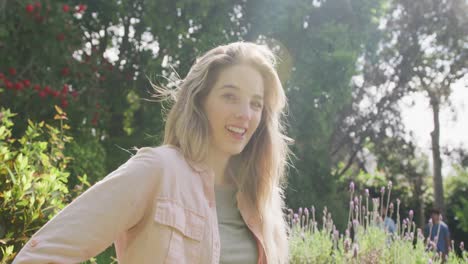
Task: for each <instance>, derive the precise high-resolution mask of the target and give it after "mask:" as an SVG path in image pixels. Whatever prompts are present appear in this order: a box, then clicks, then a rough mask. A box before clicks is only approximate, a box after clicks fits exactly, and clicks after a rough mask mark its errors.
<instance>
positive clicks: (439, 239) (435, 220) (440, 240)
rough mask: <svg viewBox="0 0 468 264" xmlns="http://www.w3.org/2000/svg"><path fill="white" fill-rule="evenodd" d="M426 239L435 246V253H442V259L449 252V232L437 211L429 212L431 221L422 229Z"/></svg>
mask: <svg viewBox="0 0 468 264" xmlns="http://www.w3.org/2000/svg"><path fill="white" fill-rule="evenodd" d="M424 234H425V237H426V238H430V240H431V241H432V242H434V244H436V250H437V252H441V253H442V257H443V259H445V257H446V256H447V254H448V252H449V250H450V231H449V228H448V226H447V224H446V223H444V222H443V221H442V214H441V212H440V210H439V209H437V208H434V209H432V210H431V219H430V220H429V224H428V225H427V226H426V228H425V229H424Z"/></svg>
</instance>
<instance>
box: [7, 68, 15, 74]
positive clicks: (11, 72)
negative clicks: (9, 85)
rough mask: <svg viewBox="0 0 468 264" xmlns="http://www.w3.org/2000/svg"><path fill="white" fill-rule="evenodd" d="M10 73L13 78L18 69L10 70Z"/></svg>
mask: <svg viewBox="0 0 468 264" xmlns="http://www.w3.org/2000/svg"><path fill="white" fill-rule="evenodd" d="M8 72H9V73H10V75H11V76H15V75H16V69H15V68H10V69H8Z"/></svg>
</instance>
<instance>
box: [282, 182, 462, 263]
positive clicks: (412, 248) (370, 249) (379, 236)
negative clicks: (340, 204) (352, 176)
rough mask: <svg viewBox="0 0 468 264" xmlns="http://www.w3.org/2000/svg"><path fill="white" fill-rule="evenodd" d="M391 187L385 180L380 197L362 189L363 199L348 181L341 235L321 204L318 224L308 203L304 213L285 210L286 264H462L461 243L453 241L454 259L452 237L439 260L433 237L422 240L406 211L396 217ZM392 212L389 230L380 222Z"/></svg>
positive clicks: (398, 213) (410, 215) (398, 208)
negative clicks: (346, 210)
mask: <svg viewBox="0 0 468 264" xmlns="http://www.w3.org/2000/svg"><path fill="white" fill-rule="evenodd" d="M391 189H392V183H391V182H389V183H388V185H387V186H386V187H382V189H381V192H380V197H375V198H372V197H369V191H368V190H367V189H366V190H365V192H364V199H365V200H364V201H363V198H362V197H363V196H362V195H359V194H357V193H356V192H355V186H354V183H353V182H351V184H350V201H349V213H348V225H347V228H346V230H345V231H344V233H342V234H340V232H339V231H338V230H337V229H336V227H335V225H334V224H333V220H332V217H331V213H330V212H329V211H328V209H327V208H326V207H325V208H324V209H323V212H322V217H321V222H320V223H319V221H318V218H317V216H316V214H315V207H314V206H312V207H311V208H310V211H309V209H308V208H305V209H302V208H299V210H298V211H297V212H294V211H293V210H292V209H289V214H288V222H289V225H290V234H289V237H290V263H298V264H299V263H301V264H302V263H392V264H393V263H395V264H397V263H421V264H427V263H468V253H467V251H465V249H464V245H463V242H462V243H461V244H460V245H459V246H460V249H461V251H462V256H461V257H458V256H457V255H456V254H455V252H454V250H453V249H454V247H455V245H454V242H453V241H452V247H451V251H450V252H449V254H448V255H447V256H446V257H445V262H444V260H443V259H442V255H441V254H439V253H437V252H436V246H435V245H436V242H437V241H432V240H430V238H425V237H424V235H423V232H422V230H421V229H420V228H417V227H416V224H415V222H414V221H413V217H414V212H413V211H412V210H410V211H409V212H408V214H407V215H408V217H407V218H403V219H400V218H401V215H400V212H399V211H400V200H399V199H396V204H397V206H396V212H394V204H393V202H391V198H390V195H391ZM385 194H386V196H385ZM385 198H386V199H385ZM369 199H371V204H369ZM364 204H365V206H364ZM384 205H385V206H384ZM393 213H396V219H397V222H396V228H395V230H390V229H389V228H388V226H387V225H386V224H385V223H384V222H385V217H386V216H388V217H390V218H391V217H392V216H393ZM436 239H437V238H434V240H436Z"/></svg>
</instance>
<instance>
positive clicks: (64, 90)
mask: <svg viewBox="0 0 468 264" xmlns="http://www.w3.org/2000/svg"><path fill="white" fill-rule="evenodd" d="M67 93H68V84H64V85H63V88H62V94H67Z"/></svg>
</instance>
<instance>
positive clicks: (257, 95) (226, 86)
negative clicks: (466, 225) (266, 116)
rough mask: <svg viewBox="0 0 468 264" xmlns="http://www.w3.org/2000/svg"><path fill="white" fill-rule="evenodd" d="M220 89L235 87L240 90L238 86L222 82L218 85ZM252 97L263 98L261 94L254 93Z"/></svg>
mask: <svg viewBox="0 0 468 264" xmlns="http://www.w3.org/2000/svg"><path fill="white" fill-rule="evenodd" d="M220 89H235V90H240V88H239V87H238V86H236V85H234V84H229V83H228V84H224V85H223V86H221V87H220ZM253 97H254V98H255V99H257V100H263V96H262V95H260V94H254V95H253Z"/></svg>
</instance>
